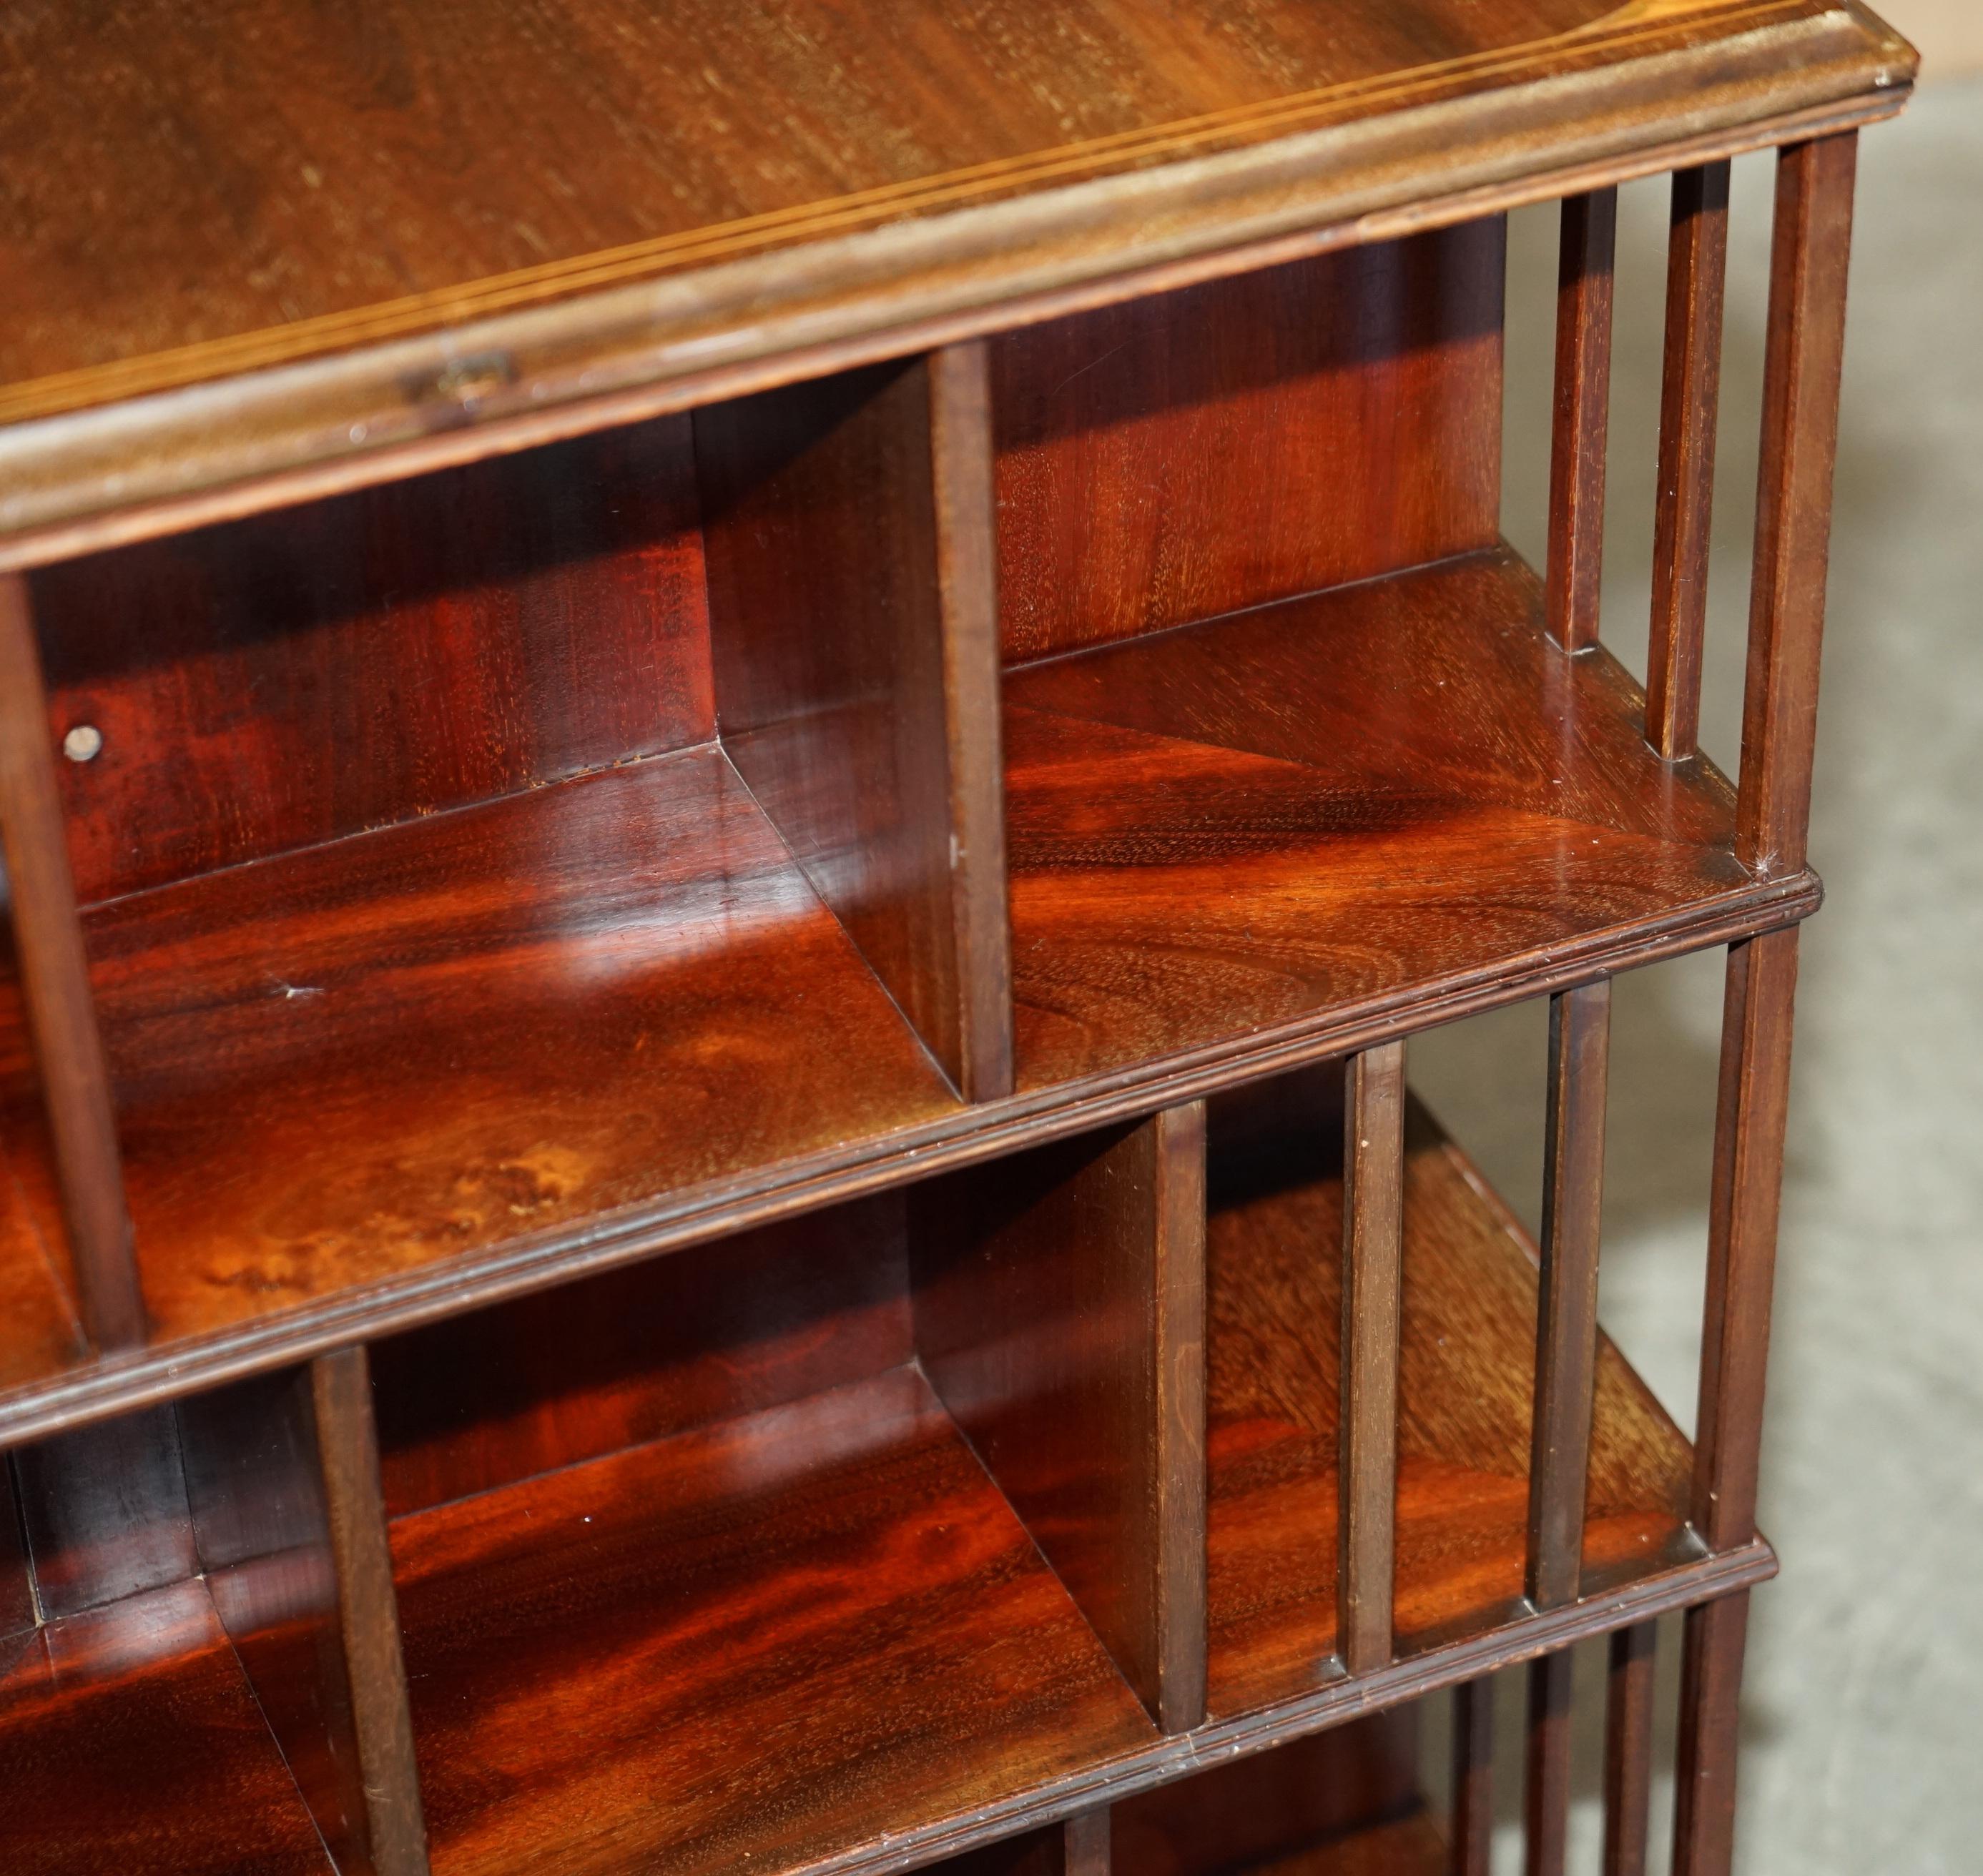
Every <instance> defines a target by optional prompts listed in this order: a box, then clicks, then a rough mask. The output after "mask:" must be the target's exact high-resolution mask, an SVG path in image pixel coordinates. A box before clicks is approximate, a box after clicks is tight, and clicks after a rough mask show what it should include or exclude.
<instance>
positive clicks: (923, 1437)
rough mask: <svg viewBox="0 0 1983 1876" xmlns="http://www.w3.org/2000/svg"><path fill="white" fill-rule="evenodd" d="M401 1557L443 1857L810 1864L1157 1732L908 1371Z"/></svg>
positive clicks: (436, 1864) (474, 1504)
mask: <svg viewBox="0 0 1983 1876" xmlns="http://www.w3.org/2000/svg"><path fill="white" fill-rule="evenodd" d="M393 1557H394V1561H395V1567H396V1575H397V1577H398V1580H399V1584H400V1615H401V1619H402V1621H403V1624H404V1625H405V1631H406V1671H407V1675H408V1678H409V1684H410V1688H411V1691H412V1697H413V1724H414V1729H415V1734H416V1741H417V1746H418V1751H419V1757H420V1771H421V1778H422V1784H423V1788H424V1791H425V1796H426V1814H427V1822H428V1828H429V1831H430V1835H431V1840H432V1845H433V1868H434V1870H435V1871H436V1876H473V1873H474V1872H482V1871H487V1872H490V1876H495V1873H496V1872H499V1871H500V1872H502V1876H522V1873H523V1872H526V1871H538V1870H542V1871H553V1870H555V1871H559V1872H560V1876H607V1873H608V1872H613V1873H615V1876H617V1873H619V1872H630V1871H634V1870H639V1869H647V1868H664V1869H667V1870H668V1871H679V1872H684V1876H685V1873H686V1872H689V1871H704V1870H707V1871H727V1870H734V1869H739V1868H751V1869H753V1870H758V1871H764V1870H772V1869H787V1868H800V1867H802V1866H804V1865H806V1864H811V1863H814V1862H816V1861H821V1860H822V1859H824V1858H827V1857H828V1856H830V1855H832V1854H835V1853H837V1852H838V1851H843V1850H845V1849H847V1848H851V1847H852V1846H853V1845H855V1844H860V1843H863V1842H864V1841H868V1839H869V1838H871V1836H872V1835H873V1834H874V1829H875V1824H876V1821H877V1819H878V1818H881V1817H884V1816H885V1818H886V1819H887V1826H886V1828H888V1830H889V1831H891V1832H899V1831H908V1830H913V1829H915V1828H918V1827H919V1826H924V1825H928V1824H933V1823H935V1821H938V1820H939V1819H941V1818H945V1817H947V1816H948V1815H950V1814H953V1813H955V1812H958V1811H968V1810H970V1809H971V1808H973V1807H974V1806H975V1805H977V1804H981V1803H984V1802H985V1801H989V1800H991V1799H994V1798H1006V1797H1009V1796H1011V1795H1012V1794H1013V1793H1015V1792H1016V1791H1021V1790H1023V1789H1024V1788H1027V1787H1028V1786H1029V1785H1032V1784H1037V1783H1040V1782H1043V1781H1049V1780H1052V1779H1055V1778H1062V1777H1065V1776H1066V1775H1068V1774H1071V1773H1073V1772H1075V1771H1080V1770H1082V1769H1085V1768H1088V1767H1090V1766H1092V1765H1094V1764H1097V1763H1099V1762H1100V1761H1105V1760H1107V1759H1109V1758H1112V1757H1115V1756H1117V1755H1119V1754H1122V1753H1124V1752H1125V1751H1130V1750H1132V1749H1133V1748H1134V1747H1136V1746H1138V1745H1139V1744H1145V1743H1146V1742H1148V1741H1151V1740H1152V1739H1153V1738H1154V1737H1155V1730H1154V1728H1153V1727H1152V1725H1151V1724H1150V1721H1149V1719H1148V1718H1147V1717H1145V1714H1144V1713H1143V1711H1142V1707H1140V1706H1139V1704H1137V1702H1136V1700H1135V1697H1134V1695H1132V1694H1131V1693H1130V1691H1129V1687H1128V1686H1127V1685H1126V1684H1125V1683H1124V1681H1122V1678H1121V1677H1120V1676H1119V1674H1117V1673H1116V1672H1115V1667H1114V1666H1113V1665H1112V1663H1111V1662H1110V1661H1109V1657H1108V1656H1107V1654H1105V1653H1104V1651H1103V1650H1102V1646H1101V1644H1100V1643H1099V1642H1098V1641H1096V1640H1095V1637H1094V1635H1093V1634H1092V1631H1090V1630H1089V1629H1088V1626H1087V1624H1085V1622H1084V1621H1082V1617H1081V1616H1080V1614H1078V1611H1076V1609H1075V1606H1074V1604H1072V1602H1071V1601H1069V1600H1068V1596H1067V1594H1066V1592H1065V1591H1064V1590H1063V1589H1062V1587H1060V1585H1059V1584H1058V1581H1057V1580H1056V1579H1055V1577H1054V1576H1053V1574H1052V1572H1051V1571H1048V1568H1047V1567H1046V1566H1045V1564H1044V1563H1043V1562H1042V1561H1041V1559H1040V1557H1039V1554H1038V1552H1037V1551H1035V1549H1034V1547H1033V1544H1032V1540H1031V1539H1030V1538H1029V1537H1028V1536H1027V1534H1026V1532H1025V1528H1024V1527H1022V1525H1021V1524H1020V1523H1019V1520H1018V1518H1017V1517H1015V1515H1014V1514H1013V1513H1012V1510H1011V1509H1010V1507H1008V1505H1007V1504H1006V1503H1005V1500H1004V1499H1003V1498H1002V1497H1001V1496H1000V1495H999V1494H998V1490H997V1488H996V1487H995V1486H994V1485H993V1484H991V1480H989V1479H988V1477H986V1476H985V1472H984V1470H983V1469H982V1468H981V1467H980V1466H979V1465H978V1462H977V1460H975V1458H974V1457H972V1456H971V1451H970V1449H969V1447H968V1446H966V1444H965V1442H964V1440H963V1438H962V1436H961V1434H958V1431H957V1430H956V1429H955V1427H954V1426H953V1425H952V1424H951V1421H950V1420H949V1418H948V1416H947V1415H946V1414H945V1413H944V1411H943V1409H942V1408H941V1406H939V1405H938V1403H937V1401H936V1400H935V1396H934V1395H933V1394H931V1392H930V1391H929V1389H928V1384H926V1383H925V1381H924V1380H922V1378H921V1375H920V1374H918V1373H917V1372H916V1371H915V1370H914V1369H913V1368H906V1367H905V1368H898V1369H896V1370H892V1371H891V1372H888V1373H886V1374H882V1375H880V1376H878V1377H874V1379H872V1380H868V1381H865V1382H861V1383H856V1384H852V1385H850V1386H848V1387H841V1388H838V1389H835V1390H832V1391H831V1392H829V1393H827V1394H821V1395H816V1396H814V1397H811V1398H810V1399H808V1400H804V1401H801V1402H799V1403H797V1404H794V1405H791V1406H789V1407H777V1408H773V1409H771V1410H767V1411H765V1412H764V1413H761V1414H752V1415H749V1416H747V1417H744V1418H742V1419H739V1420H732V1421H729V1422H726V1423H724V1424H719V1425H717V1426H715V1427H710V1428H707V1429H705V1430H701V1431H698V1432H695V1433H691V1434H681V1435H678V1436H677V1437H674V1438H673V1439H670V1440H662V1441H660V1442H659V1443H657V1444H654V1445H651V1446H647V1447H637V1448H634V1449H633V1450H630V1451H628V1452H627V1453H624V1454H620V1455H617V1456H615V1457H611V1458H608V1459H604V1460H595V1461H594V1462H592V1463H590V1464H587V1465H583V1466H579V1467H573V1468H570V1469H568V1470H563V1471H560V1472H556V1473H553V1474H548V1475H547V1476H544V1477H539V1478H537V1479H533V1480H528V1481H527V1482H525V1483H523V1484H520V1485H517V1486H513V1487H507V1488H505V1489H503V1490H497V1491H493V1492H490V1493H488V1494H484V1495H483V1496H481V1497H475V1498H470V1499H467V1500H462V1501H460V1502H458V1503H456V1504H451V1505H446V1506H443V1507H439V1508H437V1509H435V1510H430V1511H425V1512H419V1513H416V1514H413V1515H412V1516H410V1517H405V1518H403V1519H400V1520H398V1521H396V1524H394V1526H393Z"/></svg>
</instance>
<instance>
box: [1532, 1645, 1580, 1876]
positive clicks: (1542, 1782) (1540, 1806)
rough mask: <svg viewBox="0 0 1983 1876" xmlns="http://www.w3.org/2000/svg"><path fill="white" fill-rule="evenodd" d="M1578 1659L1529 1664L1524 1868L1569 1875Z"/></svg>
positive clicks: (1558, 1656) (1553, 1657)
mask: <svg viewBox="0 0 1983 1876" xmlns="http://www.w3.org/2000/svg"><path fill="white" fill-rule="evenodd" d="M1572 1667H1573V1657H1572V1655H1571V1654H1570V1651H1569V1650H1568V1649H1567V1648H1560V1649H1559V1650H1557V1652H1556V1653H1555V1654H1545V1655H1543V1657H1542V1658H1541V1659H1540V1660H1539V1661H1532V1662H1530V1664H1529V1738H1528V1766H1527V1784H1526V1786H1525V1788H1524V1791H1523V1831H1522V1837H1523V1869H1524V1870H1525V1871H1527V1876H1563V1858H1564V1854H1565V1851H1566V1850H1567V1848H1568V1844H1569V1841H1570V1693H1571V1684H1572V1677H1571V1669H1572Z"/></svg>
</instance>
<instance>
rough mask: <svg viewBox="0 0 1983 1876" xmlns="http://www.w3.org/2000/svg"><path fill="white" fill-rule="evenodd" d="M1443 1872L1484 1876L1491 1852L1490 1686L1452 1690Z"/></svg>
mask: <svg viewBox="0 0 1983 1876" xmlns="http://www.w3.org/2000/svg"><path fill="white" fill-rule="evenodd" d="M1447 1841H1448V1843H1449V1844H1450V1854H1449V1856H1448V1858H1447V1861H1446V1876H1488V1871H1489V1868H1490V1864H1491V1862H1492V1860H1493V1852H1494V1684H1493V1681H1487V1680H1481V1681H1463V1682H1462V1683H1461V1684H1460V1685H1459V1686H1458V1687H1455V1688H1454V1689H1453V1814H1452V1823H1451V1827H1450V1831H1449V1834H1448V1838H1447Z"/></svg>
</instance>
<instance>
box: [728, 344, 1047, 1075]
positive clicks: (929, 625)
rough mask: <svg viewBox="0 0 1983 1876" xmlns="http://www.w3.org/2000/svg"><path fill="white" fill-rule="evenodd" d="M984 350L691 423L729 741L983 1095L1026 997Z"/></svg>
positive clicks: (868, 953) (802, 853) (939, 1048)
mask: <svg viewBox="0 0 1983 1876" xmlns="http://www.w3.org/2000/svg"><path fill="white" fill-rule="evenodd" d="M974 356H975V355H966V356H949V357H948V359H945V358H944V356H943V355H939V362H938V363H937V364H935V365H934V366H933V365H932V364H931V362H928V361H912V362H910V363H908V364H907V365H897V366H878V367H876V368H875V369H872V370H870V371H868V372H855V373H851V374H847V375H843V376H840V377H837V378H828V379H815V380H814V381H812V382H809V383H806V384H802V385H799V386H794V387H793V388H792V389H790V390H787V391H781V392H771V393H768V394H767V395H766V396H762V397H757V398H747V399H741V400H739V401H737V402H734V403H729V404H718V405H712V406H709V407H707V408H706V409H703V410H701V411H699V412H697V414H696V419H695V434H696V453H697V460H698V462H699V464H700V466H701V482H702V489H703V506H704V518H705V519H704V527H705V533H706V537H707V549H706V552H707V562H708V568H709V592H710V616H711V633H712V642H713V646H714V659H715V668H716V686H717V718H718V721H719V723H720V725H721V729H722V733H723V740H724V749H725V750H726V751H727V753H728V755H729V756H730V759H731V761H733V762H734V763H735V764H736V765H737V773H739V774H740V775H741V776H743V778H744V781H745V782H746V783H747V784H748V785H749V786H750V788H751V793H752V794H753V795H754V796H755V797H756V799H757V802H758V803H759V804H760V805H761V806H762V807H763V809H764V812H765V813H766V814H767V816H769V818H770V819H771V823H772V825H773V826H774V827H776V828H777V830H778V832H779V833H780V834H781V836H782V837H783V838H784V840H785V842H786V843H787V844H788V846H790V847H791V850H792V853H793V854H794V856H795V857H796V859H797V860H798V864H799V866H801V869H803V870H804V873H805V874H806V876H807V877H808V879H809V880H811V882H812V884H813V886H814V890H816V891H817V892H818V893H819V895H820V896H821V898H822V899H823V900H824V901H825V902H826V903H827V904H828V905H829V906H831V907H832V909H833V910H834V912H835V913H838V916H839V917H840V919H841V921H842V922H843V923H844V924H845V926H847V928H848V931H849V932H850V933H852V935H853V937H854V942H855V943H856V944H858V946H860V948H861V953H862V955H863V956H865V957H866V958H867V960H868V962H869V963H870V964H871V966H873V968H874V973H875V974H876V975H877V976H878V977H879V978H880V979H881V982H882V983H884V984H885V985H886V986H888V991H889V993H890V994H891V995H892V996H894V998H895V1001H896V1002H897V1003H899V1004H900V1005H901V1007H902V1010H904V1012H905V1013H906V1014H907V1016H908V1019H909V1020H910V1022H911V1023H912V1024H913V1025H914V1026H915V1030H916V1031H917V1033H918V1034H919V1035H920V1036H921V1037H922V1038H923V1040H924V1041H925V1043H927V1044H928V1046H929V1049H930V1050H931V1053H932V1054H933V1055H934V1056H935V1057H936V1059H937V1060H938V1063H940V1064H941V1066H942V1067H943V1070H944V1072H945V1074H946V1075H948V1077H949V1078H950V1080H951V1083H952V1085H953V1086H955V1087H958V1088H959V1089H960V1090H963V1091H964V1092H965V1095H966V1097H967V1098H969V1099H975V1100H984V1099H995V1098H996V1097H998V1096H1000V1095H1002V1094H1005V1093H1009V1092H1010V1091H1011V1079H1012V1076H1011V1045H1010V1040H1009V1038H1010V1033H1011V1015H1010V1011H1009V1007H1008V1003H1007V1001H1006V998H1005V993H1004V980H1003V970H1002V938H1003V934H1004V933H1005V912H1004V905H1003V896H1004V878H1003V869H1002V866H1001V864H1000V856H1001V853H1002V846H1001V843H1000V840H999V836H998V832H997V828H998V819H999V815H998V797H997V793H996V789H997V786H998V743H997V736H998V731H997V726H996V723H995V719H994V716H993V714H992V713H993V709H994V707H995V699H996V696H997V683H998V673H997V665H996V662H995V661H996V657H997V651H996V646H995V640H994V637H993V627H994V619H995V605H996V602H995V596H994V595H993V593H992V592H991V590H990V582H991V579H992V576H993V575H992V567H991V555H990V551H989V541H988V536H989V532H990V528H991V513H990V499H991V491H990V488H989V484H988V476H989V469H988V457H989V452H990V432H989V426H988V419H987V412H986V409H985V393H984V389H983V385H982V364H981V360H978V362H977V364H976V367H975V369H974V366H973V359H974ZM939 436H941V444H942V457H943V460H942V462H941V469H940V471H939V466H938V461H937V456H938V437H939ZM974 462H975V466H974ZM939 488H940V489H941V494H942V496H943V501H942V503H941V508H939V506H938V499H937V498H938V491H939ZM967 795H968V796H971V798H970V799H967V798H966V797H967Z"/></svg>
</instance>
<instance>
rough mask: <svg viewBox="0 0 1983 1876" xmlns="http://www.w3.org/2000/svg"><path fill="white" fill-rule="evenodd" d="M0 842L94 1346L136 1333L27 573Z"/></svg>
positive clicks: (15, 580)
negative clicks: (29, 599) (4, 859)
mask: <svg viewBox="0 0 1983 1876" xmlns="http://www.w3.org/2000/svg"><path fill="white" fill-rule="evenodd" d="M0 849H4V851H5V856H6V862H7V879H8V891H9V894H10V896H11V900H12V915H13V923H14V938H15V949H16V952H17V953H18V959H19V964H20V972H21V986H22V993H23V995H24V996H25V1001H26V1005H27V1017H28V1033H29V1034H30V1035H31V1036H32V1038H33V1040H34V1047H35V1060H36V1063H37V1066H38V1068H39V1070H40V1071H41V1078H42V1098H43V1100H44V1101H45V1103H46V1105H47V1110H48V1133H49V1137H50V1139H51V1140H52V1143H53V1145H54V1149H55V1179H56V1183H57V1185H58V1187H59V1189H60V1190H61V1193H62V1217H63V1221H64V1226H65V1230H67V1233H68V1235H69V1262H70V1266H71V1269H72V1272H73V1276H74V1281H75V1293H76V1303H77V1307H78V1313H79V1315H80V1316H81V1317H82V1327H83V1330H84V1332H85V1334H87V1335H88V1336H89V1339H90V1340H91V1341H92V1343H94V1344H95V1346H96V1347H97V1348H99V1350H106V1351H108V1350H118V1349H127V1348H136V1347H141V1346H142V1344H143V1343H144V1340H145V1304H144V1299H143V1297H142V1295H141V1294H139V1286H138V1266H137V1262H136V1260H135V1257H134V1255H133V1253H132V1242H131V1220H130V1215H129V1212H128V1211H127V1210H126V1209H125V1203H124V1176H123V1170H122V1163H121V1162H120V1160H119V1153H118V1149H117V1120H116V1116H115V1113H114V1111H113V1110H112V1105H111V1098H110V1070H109V1063H107V1062H106V1060H105V1057H104V1053H103V1038H102V1033H101V1032H100V1031H99V1029H98V1026H97V1021H96V1006H95V1002H94V1000H93V999H92V996H91V993H90V988H89V959H88V957H87V956H86V955H85V952H84V950H83V942H82V920H81V919H80V918H79V916H78V915H77V913H76V905H75V881H74V879H73V877H72V874H71V872H70V869H69V847H68V844H67V842H66V840H65V836H64V833H63V830H62V798H61V796H60V794H59V793H58V791H57V789H56V786H55V750H54V749H53V747H52V744H51V742H50V738H49V730H48V699H47V693H46V689H45V686H44V685H43V683H42V666H41V656H40V653H39V651H38V648H37V646H36V645H35V623H34V615H33V613H32V609H31V607H30V606H29V604H28V589H27V586H26V582H25V581H24V580H23V579H22V578H21V576H19V575H18V574H14V573H9V574H0Z"/></svg>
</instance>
